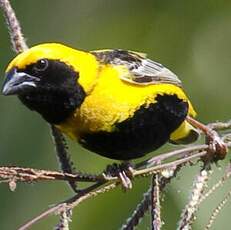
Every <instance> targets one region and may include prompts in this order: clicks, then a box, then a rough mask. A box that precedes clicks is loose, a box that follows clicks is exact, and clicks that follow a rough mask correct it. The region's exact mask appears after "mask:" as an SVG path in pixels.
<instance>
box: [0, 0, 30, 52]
mask: <svg viewBox="0 0 231 230" xmlns="http://www.w3.org/2000/svg"><path fill="white" fill-rule="evenodd" d="M0 7H1V8H2V10H3V13H4V17H5V20H6V23H7V28H8V30H9V34H10V40H11V44H12V47H13V49H14V51H15V52H16V53H20V52H23V51H25V50H27V49H28V46H27V44H26V42H25V38H24V36H23V34H22V30H21V26H20V24H19V21H18V19H17V18H16V15H15V12H14V10H13V8H12V7H11V5H10V2H9V1H8V0H0Z"/></svg>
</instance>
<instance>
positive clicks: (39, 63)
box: [34, 59, 48, 72]
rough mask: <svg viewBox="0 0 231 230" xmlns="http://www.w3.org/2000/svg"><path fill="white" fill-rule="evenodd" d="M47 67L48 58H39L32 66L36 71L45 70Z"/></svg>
mask: <svg viewBox="0 0 231 230" xmlns="http://www.w3.org/2000/svg"><path fill="white" fill-rule="evenodd" d="M47 67H48V60H47V59H40V60H38V61H37V63H36V64H35V66H34V69H35V70H36V71H40V72H41V71H45V70H46V69H47Z"/></svg>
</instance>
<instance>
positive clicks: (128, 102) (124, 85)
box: [58, 65, 195, 139]
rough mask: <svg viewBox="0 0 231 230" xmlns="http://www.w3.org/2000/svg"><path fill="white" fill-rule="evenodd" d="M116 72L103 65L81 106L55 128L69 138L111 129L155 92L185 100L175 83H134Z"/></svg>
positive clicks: (154, 94) (151, 97)
mask: <svg viewBox="0 0 231 230" xmlns="http://www.w3.org/2000/svg"><path fill="white" fill-rule="evenodd" d="M119 74H120V72H119V71H118V70H117V69H115V68H113V67H112V66H110V65H105V66H103V67H102V68H101V69H100V71H99V76H98V80H97V82H96V83H95V86H94V89H93V90H92V91H91V93H90V94H89V95H88V96H87V97H86V98H85V100H84V102H83V104H82V105H81V107H80V108H79V109H77V110H76V111H75V113H74V114H73V115H72V116H71V117H70V118H69V119H68V120H67V121H66V122H65V123H63V124H61V125H59V126H58V128H60V129H61V131H62V132H64V133H66V134H67V135H68V136H70V137H71V138H74V139H76V138H77V139H78V137H79V136H80V135H81V133H92V132H98V131H107V132H111V131H113V130H114V129H115V124H116V123H118V122H122V121H124V120H126V119H128V118H130V117H132V116H133V114H134V113H135V111H137V110H138V109H139V108H140V106H142V105H145V106H148V105H149V104H150V103H155V97H156V95H158V94H160V95H163V94H169V95H173V94H176V95H177V96H178V98H180V99H183V100H184V101H188V99H187V97H186V95H185V93H184V92H183V90H182V89H181V88H179V87H177V86H175V85H170V84H156V85H135V84H132V83H128V82H124V81H123V80H121V79H120V78H119ZM188 103H189V112H188V113H189V114H190V115H191V116H195V111H194V109H193V107H192V105H191V103H190V102H189V101H188Z"/></svg>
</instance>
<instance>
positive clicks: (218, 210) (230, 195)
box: [205, 190, 231, 230]
mask: <svg viewBox="0 0 231 230" xmlns="http://www.w3.org/2000/svg"><path fill="white" fill-rule="evenodd" d="M230 198H231V190H230V191H229V192H228V193H227V194H226V196H225V197H224V199H223V200H222V201H221V202H220V203H219V204H218V206H217V207H216V208H215V209H214V210H213V212H212V215H211V217H210V219H209V222H208V224H207V225H206V226H205V230H209V229H211V227H212V225H213V223H214V221H215V220H216V218H217V216H218V214H219V213H220V212H221V210H222V209H223V207H224V206H225V205H226V204H227V202H228V201H229V199H230Z"/></svg>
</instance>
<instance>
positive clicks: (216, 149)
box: [206, 129, 228, 161]
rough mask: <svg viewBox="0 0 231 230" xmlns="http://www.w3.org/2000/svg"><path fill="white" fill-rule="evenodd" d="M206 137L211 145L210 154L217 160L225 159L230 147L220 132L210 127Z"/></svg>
mask: <svg viewBox="0 0 231 230" xmlns="http://www.w3.org/2000/svg"><path fill="white" fill-rule="evenodd" d="M206 137H207V143H208V145H209V148H208V153H209V156H213V159H214V160H215V161H217V160H222V159H224V158H225V156H226V154H227V152H228V148H227V145H226V144H225V142H224V141H223V140H222V139H221V137H220V136H219V135H218V133H217V132H216V131H215V130H211V129H210V130H209V131H208V132H207V134H206Z"/></svg>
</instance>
